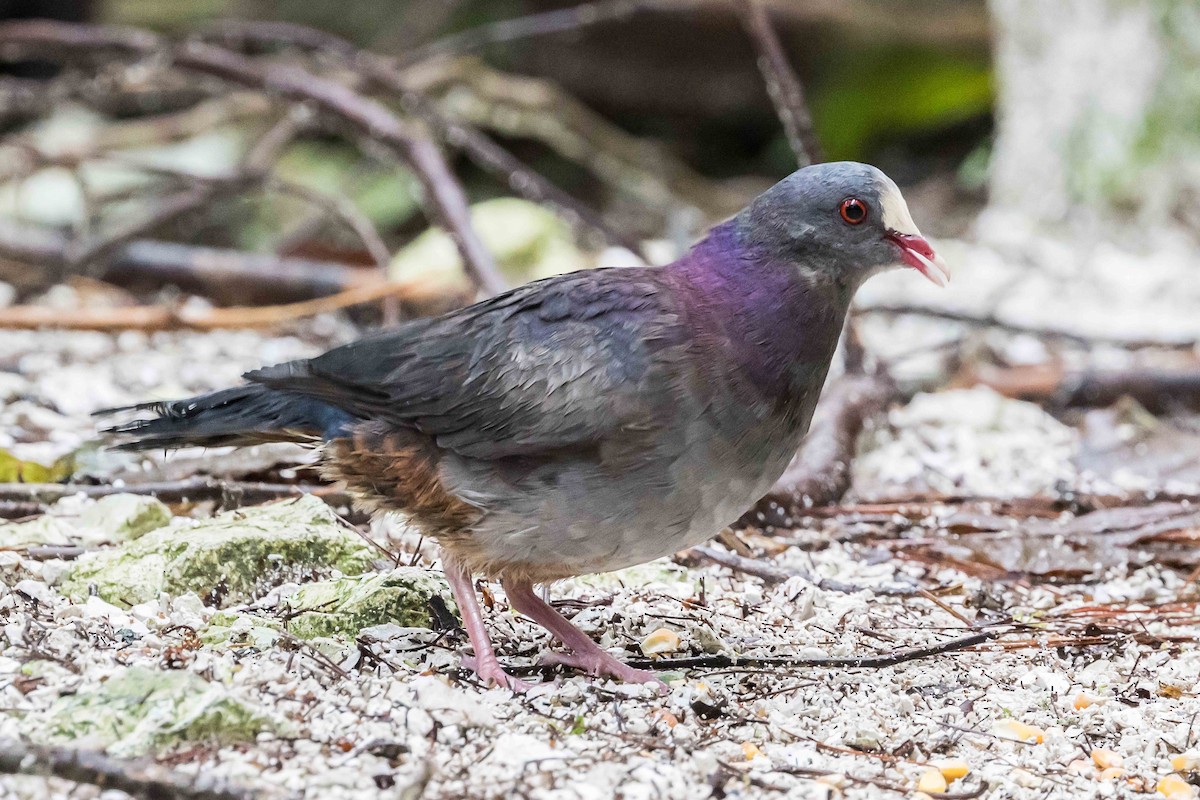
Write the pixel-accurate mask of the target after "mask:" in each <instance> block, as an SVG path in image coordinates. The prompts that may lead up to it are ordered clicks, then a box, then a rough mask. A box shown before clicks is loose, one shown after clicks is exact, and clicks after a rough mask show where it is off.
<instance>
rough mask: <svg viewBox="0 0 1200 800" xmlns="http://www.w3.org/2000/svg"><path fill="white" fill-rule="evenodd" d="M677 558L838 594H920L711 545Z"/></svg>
mask: <svg viewBox="0 0 1200 800" xmlns="http://www.w3.org/2000/svg"><path fill="white" fill-rule="evenodd" d="M676 558H677V559H678V560H681V561H684V562H686V561H688V560H689V559H695V560H697V561H710V562H712V563H713V564H719V565H720V566H722V567H726V568H728V569H731V570H733V571H734V572H741V573H743V574H746V575H752V576H754V577H756V578H761V579H762V580H764V581H766V582H767V583H768V584H774V583H783V582H784V581H787V580H790V579H792V578H801V579H803V580H805V581H807V582H809V583H811V584H812V585H813V586H816V587H817V588H818V589H821V590H823V591H827V592H838V593H840V594H854V593H856V592H872V593H873V594H877V595H888V596H894V597H899V596H910V595H915V594H919V593H920V591H919V590H917V589H902V588H896V587H886V586H885V587H875V586H858V585H856V584H852V583H843V582H842V581H833V580H829V579H828V578H818V577H817V576H815V575H813V574H812V573H811V572H808V571H807V570H802V569H796V568H792V569H784V568H783V567H777V566H775V565H774V564H772V563H771V562H770V561H767V560H765V559H757V558H748V557H746V556H740V555H738V554H737V553H731V552H729V551H727V550H717V549H716V548H713V547H705V546H700V547H692V548H689V549H688V550H684V551H683V552H682V553H680V554H679V555H678V556H676Z"/></svg>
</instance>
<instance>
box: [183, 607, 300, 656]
mask: <svg viewBox="0 0 1200 800" xmlns="http://www.w3.org/2000/svg"><path fill="white" fill-rule="evenodd" d="M282 631H283V622H281V621H280V620H277V619H275V618H273V617H264V616H260V615H258V614H243V613H239V612H235V611H218V612H217V613H216V614H213V615H212V617H211V618H210V619H209V621H208V624H207V625H206V626H205V627H204V630H203V631H201V632H200V641H202V642H204V643H205V644H206V645H208V646H209V647H253V648H254V649H255V650H267V649H268V648H270V647H273V646H274V645H275V643H276V642H278V641H279V636H280V634H281V632H282Z"/></svg>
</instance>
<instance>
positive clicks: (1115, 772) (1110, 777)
mask: <svg viewBox="0 0 1200 800" xmlns="http://www.w3.org/2000/svg"><path fill="white" fill-rule="evenodd" d="M1124 775H1125V770H1124V768H1122V767H1105V768H1104V769H1102V770H1100V774H1099V775H1097V776H1096V780H1098V781H1115V780H1116V779H1117V778H1121V777H1124Z"/></svg>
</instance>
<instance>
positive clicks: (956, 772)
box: [932, 758, 971, 782]
mask: <svg viewBox="0 0 1200 800" xmlns="http://www.w3.org/2000/svg"><path fill="white" fill-rule="evenodd" d="M932 766H933V767H935V768H936V769H937V771H938V772H940V773H942V777H943V778H945V779H946V780H947V781H948V782H949V781H956V780H958V779H959V778H963V777H966V776H967V775H968V774H969V773H970V772H971V767H970V766H969V765H968V764H967V762H966V761H963V760H962V759H961V758H946V759H942V760H941V761H934V762H932Z"/></svg>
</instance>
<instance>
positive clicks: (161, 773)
mask: <svg viewBox="0 0 1200 800" xmlns="http://www.w3.org/2000/svg"><path fill="white" fill-rule="evenodd" d="M0 774H5V775H37V776H41V777H46V778H62V779H63V780H68V781H72V782H74V783H82V784H89V785H92V786H98V787H100V788H102V789H105V790H113V789H115V790H117V791H120V792H124V793H125V794H127V795H130V796H131V797H136V798H142V800H165V799H166V798H171V800H252V799H253V798H255V797H258V796H259V793H257V792H251V791H250V790H249V789H244V788H242V787H239V786H236V785H234V784H232V783H229V782H227V781H225V780H222V779H218V778H213V777H212V776H211V775H209V774H207V773H205V772H203V771H201V772H200V773H199V774H197V775H186V774H183V773H179V772H175V771H172V770H169V769H166V768H165V767H162V766H160V765H158V764H155V763H154V762H153V761H132V760H125V759H117V758H111V757H109V756H107V755H105V754H104V753H101V752H97V751H94V750H73V749H71V748H66V747H38V746H36V745H30V744H25V743H24V742H19V741H16V740H14V739H0Z"/></svg>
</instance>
